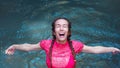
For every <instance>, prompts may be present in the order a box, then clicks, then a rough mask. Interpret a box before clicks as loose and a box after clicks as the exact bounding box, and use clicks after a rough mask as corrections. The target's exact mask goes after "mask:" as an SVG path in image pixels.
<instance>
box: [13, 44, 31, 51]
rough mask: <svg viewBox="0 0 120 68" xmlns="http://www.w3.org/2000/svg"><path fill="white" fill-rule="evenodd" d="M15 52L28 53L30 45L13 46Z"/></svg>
mask: <svg viewBox="0 0 120 68" xmlns="http://www.w3.org/2000/svg"><path fill="white" fill-rule="evenodd" d="M12 46H13V47H14V48H15V50H22V51H30V44H14V45H12Z"/></svg>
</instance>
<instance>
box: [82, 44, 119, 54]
mask: <svg viewBox="0 0 120 68" xmlns="http://www.w3.org/2000/svg"><path fill="white" fill-rule="evenodd" d="M82 52H86V53H95V54H99V53H107V52H112V53H113V54H115V53H120V49H118V48H115V47H103V46H86V45H84V47H83V50H82Z"/></svg>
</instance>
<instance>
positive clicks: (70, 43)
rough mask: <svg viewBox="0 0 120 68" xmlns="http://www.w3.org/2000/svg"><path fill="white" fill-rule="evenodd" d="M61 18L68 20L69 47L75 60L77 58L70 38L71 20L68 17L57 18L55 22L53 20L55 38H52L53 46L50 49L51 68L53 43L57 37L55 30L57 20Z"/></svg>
mask: <svg viewBox="0 0 120 68" xmlns="http://www.w3.org/2000/svg"><path fill="white" fill-rule="evenodd" d="M59 19H64V20H66V21H67V22H68V37H67V40H68V43H69V47H70V49H71V51H72V55H73V56H74V60H75V55H76V54H75V51H74V48H73V46H72V41H71V40H70V37H71V22H70V21H69V20H68V19H67V18H56V19H55V20H54V21H53V22H52V36H53V40H52V43H51V46H50V49H49V59H50V65H51V68H52V48H53V45H54V41H55V39H56V37H55V35H54V32H55V22H56V21H57V20H59Z"/></svg>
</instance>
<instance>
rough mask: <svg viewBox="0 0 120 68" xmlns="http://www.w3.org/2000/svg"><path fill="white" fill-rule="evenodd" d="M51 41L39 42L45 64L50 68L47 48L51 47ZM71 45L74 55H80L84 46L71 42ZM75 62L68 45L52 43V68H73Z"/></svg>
mask: <svg viewBox="0 0 120 68" xmlns="http://www.w3.org/2000/svg"><path fill="white" fill-rule="evenodd" d="M51 42H52V40H42V41H41V42H40V47H41V48H42V49H43V50H45V52H46V64H47V66H48V68H50V59H49V47H50V46H51ZM72 45H73V48H74V50H75V53H80V52H81V51H82V48H83V46H84V44H83V43H81V42H78V41H74V40H72ZM75 64H76V60H74V56H73V55H72V52H71V49H70V47H69V43H68V42H66V43H65V44H60V43H58V42H56V41H55V42H54V45H53V48H52V68H74V67H75Z"/></svg>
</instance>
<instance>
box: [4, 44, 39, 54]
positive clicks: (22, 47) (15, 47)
mask: <svg viewBox="0 0 120 68" xmlns="http://www.w3.org/2000/svg"><path fill="white" fill-rule="evenodd" d="M40 49H41V47H40V45H39V43H37V44H27V43H25V44H14V45H11V46H10V47H8V48H7V49H6V50H5V53H6V54H8V55H13V54H14V52H15V50H22V51H31V50H40Z"/></svg>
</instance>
